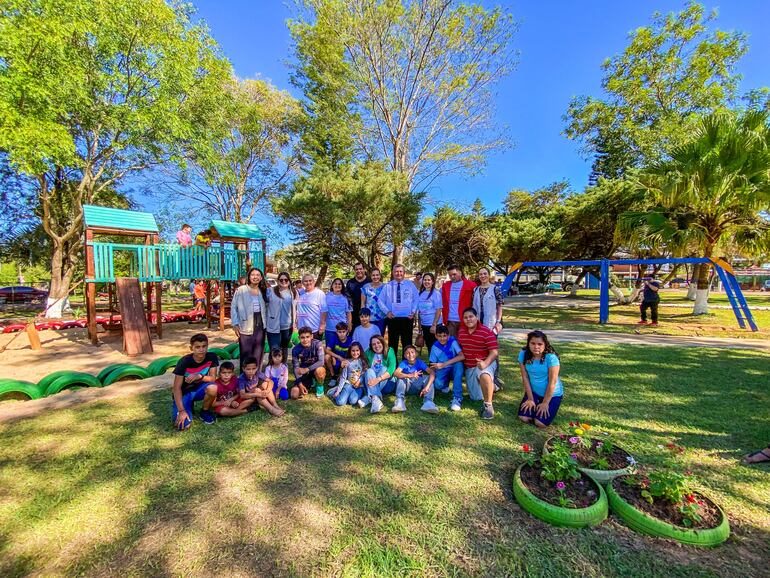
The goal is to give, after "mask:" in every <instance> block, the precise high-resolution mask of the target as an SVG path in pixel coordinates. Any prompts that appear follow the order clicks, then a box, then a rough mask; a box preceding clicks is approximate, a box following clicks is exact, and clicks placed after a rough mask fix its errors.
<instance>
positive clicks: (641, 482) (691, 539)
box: [607, 472, 730, 546]
mask: <svg viewBox="0 0 770 578" xmlns="http://www.w3.org/2000/svg"><path fill="white" fill-rule="evenodd" d="M687 478H688V476H686V475H682V474H677V473H675V472H655V473H651V474H650V477H644V476H621V477H618V478H616V479H615V480H613V481H612V482H611V483H610V484H609V485H608V487H607V494H608V497H609V502H610V507H611V508H612V512H613V513H614V514H616V515H617V516H618V517H620V518H621V519H622V520H623V521H624V522H625V523H626V524H627V525H628V526H629V527H630V528H632V529H633V530H636V531H637V532H642V533H644V534H649V535H651V536H658V537H662V538H670V539H673V540H677V541H679V542H683V543H685V544H691V545H695V546H716V545H718V544H721V543H722V542H724V541H725V540H727V538H728V537H729V536H730V524H729V521H728V520H727V516H726V515H725V513H724V512H723V511H722V509H721V508H720V507H719V506H718V505H716V504H715V503H714V502H713V501H711V500H710V499H709V498H708V497H706V496H703V495H702V494H700V493H698V492H697V491H693V490H690V489H689V488H687ZM676 487H679V490H676V489H674V488H676ZM681 491H684V492H688V493H685V494H684V495H683V496H682V497H679V496H678V494H679V493H680V492H681ZM668 494H671V495H670V497H667V495H668Z"/></svg>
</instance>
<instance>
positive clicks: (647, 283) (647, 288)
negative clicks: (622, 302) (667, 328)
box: [639, 273, 660, 327]
mask: <svg viewBox="0 0 770 578" xmlns="http://www.w3.org/2000/svg"><path fill="white" fill-rule="evenodd" d="M659 291H660V281H657V280H656V279H655V274H654V273H653V274H652V275H650V278H649V279H643V280H642V304H641V305H640V306H639V310H640V312H641V314H642V319H641V320H640V321H639V325H647V309H649V310H650V316H651V318H652V323H650V327H657V325H658V304H659V303H660V293H659Z"/></svg>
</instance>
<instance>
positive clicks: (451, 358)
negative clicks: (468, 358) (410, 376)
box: [429, 325, 465, 411]
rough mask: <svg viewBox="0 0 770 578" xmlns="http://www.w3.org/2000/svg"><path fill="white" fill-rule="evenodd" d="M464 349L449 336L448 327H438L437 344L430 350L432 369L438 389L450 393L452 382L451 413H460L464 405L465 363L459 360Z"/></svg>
mask: <svg viewBox="0 0 770 578" xmlns="http://www.w3.org/2000/svg"><path fill="white" fill-rule="evenodd" d="M461 353H462V349H460V344H459V343H458V342H457V339H455V338H454V337H452V336H450V335H449V329H448V328H447V326H446V325H438V326H437V327H436V342H435V343H434V344H433V347H431V349H430V357H429V361H430V367H431V369H432V370H433V371H434V372H435V374H436V381H435V383H436V389H438V390H439V391H440V392H441V393H449V380H450V379H451V380H452V403H451V405H450V406H449V410H450V411H460V410H461V409H462V403H463V373H464V372H465V369H464V367H463V362H462V360H461V359H459V357H460V354H461Z"/></svg>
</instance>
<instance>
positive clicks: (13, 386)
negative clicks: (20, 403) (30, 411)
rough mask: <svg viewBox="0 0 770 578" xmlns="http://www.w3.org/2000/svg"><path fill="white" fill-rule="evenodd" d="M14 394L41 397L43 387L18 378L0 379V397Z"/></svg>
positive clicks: (29, 397)
mask: <svg viewBox="0 0 770 578" xmlns="http://www.w3.org/2000/svg"><path fill="white" fill-rule="evenodd" d="M16 395H24V396H26V397H27V398H28V399H40V398H41V397H43V389H42V388H41V387H40V385H38V384H37V383H32V382H29V381H21V380H19V379H0V398H3V397H5V396H11V398H13V397H14V396H16Z"/></svg>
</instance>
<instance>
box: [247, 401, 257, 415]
mask: <svg viewBox="0 0 770 578" xmlns="http://www.w3.org/2000/svg"><path fill="white" fill-rule="evenodd" d="M258 409H259V404H258V403H256V402H254V403H252V404H251V405H250V406H249V407H247V408H246V411H247V412H249V413H251V412H252V411H257V410H258Z"/></svg>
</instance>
